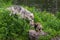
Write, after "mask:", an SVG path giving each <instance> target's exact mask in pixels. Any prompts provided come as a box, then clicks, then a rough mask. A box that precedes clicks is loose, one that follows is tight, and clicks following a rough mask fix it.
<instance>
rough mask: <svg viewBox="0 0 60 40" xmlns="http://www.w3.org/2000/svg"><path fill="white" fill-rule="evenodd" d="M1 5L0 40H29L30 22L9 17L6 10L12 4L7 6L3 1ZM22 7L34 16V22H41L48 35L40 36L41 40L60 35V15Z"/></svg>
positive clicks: (14, 16)
mask: <svg viewBox="0 0 60 40" xmlns="http://www.w3.org/2000/svg"><path fill="white" fill-rule="evenodd" d="M0 2H1V0H0ZM0 5H1V6H0V40H7V39H8V40H10V39H11V40H28V30H30V26H29V24H28V22H27V21H26V20H23V19H19V18H18V16H16V15H13V16H9V13H10V12H9V11H7V10H5V8H6V7H8V6H10V5H12V4H11V2H8V4H7V3H3V1H2V4H0ZM22 6H23V7H24V8H26V9H28V10H29V11H31V12H32V13H33V14H34V21H35V22H40V23H41V24H42V26H43V29H44V31H45V32H47V33H48V35H46V36H40V38H39V40H50V39H51V38H52V37H55V36H57V35H60V16H59V14H60V13H57V14H56V15H54V14H52V13H48V12H46V11H44V12H40V11H38V10H37V9H36V8H35V7H28V6H25V5H22ZM16 17H17V18H16Z"/></svg>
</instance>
